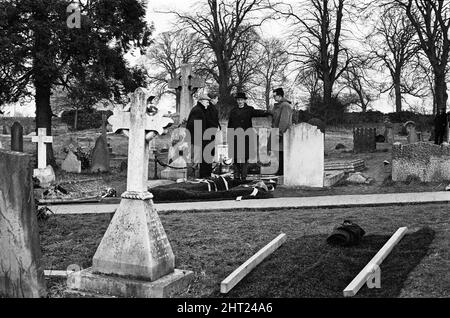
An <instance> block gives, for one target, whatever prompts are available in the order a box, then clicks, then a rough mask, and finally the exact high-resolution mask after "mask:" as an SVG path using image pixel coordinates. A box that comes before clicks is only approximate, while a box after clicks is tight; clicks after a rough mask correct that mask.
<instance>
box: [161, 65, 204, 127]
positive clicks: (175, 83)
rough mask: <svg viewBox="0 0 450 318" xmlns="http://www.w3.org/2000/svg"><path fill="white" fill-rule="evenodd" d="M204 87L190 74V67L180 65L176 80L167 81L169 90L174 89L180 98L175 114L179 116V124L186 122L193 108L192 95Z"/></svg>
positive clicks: (199, 80)
mask: <svg viewBox="0 0 450 318" xmlns="http://www.w3.org/2000/svg"><path fill="white" fill-rule="evenodd" d="M202 87H205V81H204V80H203V79H200V78H197V77H195V76H194V74H193V73H192V65H190V64H182V65H181V74H180V75H179V77H178V78H174V79H171V80H170V81H169V88H172V89H175V90H176V91H177V94H179V96H180V102H179V103H180V105H179V107H178V105H177V109H176V111H177V113H178V114H180V119H179V122H180V123H182V122H183V121H184V120H187V118H188V117H189V113H190V111H191V109H192V107H193V106H194V100H193V96H192V95H193V94H194V93H195V92H196V91H197V89H199V88H202Z"/></svg>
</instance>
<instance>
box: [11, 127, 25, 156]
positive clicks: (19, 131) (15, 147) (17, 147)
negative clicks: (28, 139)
mask: <svg viewBox="0 0 450 318" xmlns="http://www.w3.org/2000/svg"><path fill="white" fill-rule="evenodd" d="M11 151H18V152H23V127H22V125H21V124H20V123H18V122H15V123H14V124H13V125H12V127H11Z"/></svg>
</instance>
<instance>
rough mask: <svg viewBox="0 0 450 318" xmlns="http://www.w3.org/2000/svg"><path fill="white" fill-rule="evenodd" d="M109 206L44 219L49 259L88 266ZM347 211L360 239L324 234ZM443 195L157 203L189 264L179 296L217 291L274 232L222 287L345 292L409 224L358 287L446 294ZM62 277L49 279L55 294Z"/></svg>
mask: <svg viewBox="0 0 450 318" xmlns="http://www.w3.org/2000/svg"><path fill="white" fill-rule="evenodd" d="M109 219H110V216H109V215H76V216H75V215H70V216H69V215H67V216H53V217H52V218H51V219H50V220H48V221H47V222H44V223H40V234H41V246H42V251H43V261H44V264H45V268H46V269H59V270H64V269H66V268H67V266H69V265H70V264H78V265H81V266H82V267H83V268H86V267H89V266H91V260H92V257H93V255H94V253H95V250H96V247H97V246H98V244H99V243H100V240H101V238H102V236H103V233H104V231H105V230H106V228H107V226H108V223H109ZM345 219H350V220H352V221H354V222H356V223H357V224H359V225H360V226H361V227H362V228H363V229H364V230H365V231H366V236H365V237H364V239H363V241H362V243H361V245H359V246H358V247H355V248H334V247H330V246H328V245H327V244H326V243H325V239H326V237H327V236H328V235H329V234H330V233H331V232H332V230H333V227H334V226H336V225H338V224H340V223H341V222H342V221H343V220H345ZM449 219H450V218H449V215H448V205H422V206H401V207H382V208H373V207H372V208H353V209H316V210H276V211H272V212H257V211H253V212H252V211H250V212H226V213H225V212H223V213H220V212H204V213H189V212H188V211H186V212H184V213H168V214H167V213H162V214H161V220H162V223H163V225H164V228H165V230H166V232H167V235H168V237H169V240H170V242H171V244H172V248H173V250H174V253H175V255H176V267H177V268H180V269H189V270H192V271H194V274H195V280H194V282H193V284H192V285H191V286H190V288H189V290H188V291H187V293H185V294H183V295H181V296H182V297H195V298H198V297H223V296H221V295H220V294H219V286H220V282H221V281H222V280H223V279H224V278H225V277H226V276H228V275H229V274H230V273H231V272H232V271H233V270H234V269H236V268H237V267H238V266H239V265H241V264H242V263H243V262H244V261H245V260H247V259H248V258H249V257H251V256H252V255H253V254H254V253H256V252H257V251H258V250H259V249H261V248H262V247H263V246H265V245H266V244H267V243H268V242H270V241H271V240H272V239H273V238H275V237H276V236H277V235H278V234H280V233H281V232H282V233H286V234H287V238H288V240H287V242H286V243H285V244H284V245H283V246H282V247H281V248H280V249H279V250H277V251H276V252H275V253H274V254H273V255H272V256H271V257H270V258H269V259H267V260H266V261H265V262H263V263H262V264H261V265H260V266H259V267H258V268H257V269H256V270H255V271H254V272H252V273H251V274H250V275H249V276H248V277H247V278H246V279H244V280H243V281H242V282H241V283H240V284H239V285H237V286H236V287H235V289H234V290H232V291H231V293H230V294H229V295H228V296H231V297H295V298H297V297H342V290H343V289H344V288H345V287H346V285H347V284H348V283H350V281H351V280H352V279H353V277H354V276H356V275H357V274H358V272H359V271H360V270H361V269H362V268H363V267H364V266H365V264H366V263H367V261H369V260H370V259H371V258H372V257H373V256H374V255H375V253H376V252H377V250H378V249H379V248H380V247H381V246H382V245H383V244H384V243H385V242H386V241H387V240H388V239H389V237H390V236H391V235H392V234H393V233H394V232H395V231H396V230H397V229H398V228H399V227H402V226H407V227H408V228H410V229H411V230H412V232H411V233H409V234H408V235H407V236H405V238H404V239H403V240H402V241H401V243H400V244H399V245H398V247H397V248H395V249H394V251H393V252H392V253H391V255H390V256H389V257H388V258H387V259H386V260H385V263H383V265H382V266H381V270H382V289H381V290H368V289H367V287H363V288H362V289H361V291H360V294H358V295H359V296H360V297H449V296H450V276H449V275H448V269H449V268H450V248H449V244H448V242H450V226H449ZM63 287H64V282H63V281H61V280H54V279H53V280H51V281H49V289H50V291H51V296H52V297H58V296H60V292H61V290H62V289H63Z"/></svg>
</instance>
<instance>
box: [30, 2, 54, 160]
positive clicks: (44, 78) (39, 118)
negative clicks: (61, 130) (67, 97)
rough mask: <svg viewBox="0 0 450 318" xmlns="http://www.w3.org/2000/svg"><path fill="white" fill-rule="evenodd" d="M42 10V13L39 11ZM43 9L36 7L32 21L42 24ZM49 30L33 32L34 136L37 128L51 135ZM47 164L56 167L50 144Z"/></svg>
mask: <svg viewBox="0 0 450 318" xmlns="http://www.w3.org/2000/svg"><path fill="white" fill-rule="evenodd" d="M41 10H42V11H41ZM43 10H45V8H42V7H41V6H38V8H37V10H36V11H35V12H34V19H35V20H36V21H39V22H41V23H43V24H45V23H46V21H47V19H48V16H47V13H46V12H43ZM49 32H50V30H48V29H46V28H44V27H42V26H40V25H38V26H37V27H36V29H35V30H34V33H35V39H34V40H35V45H34V54H33V55H34V56H33V73H34V74H33V75H34V87H35V90H36V96H35V101H36V134H37V133H38V129H39V128H47V136H51V135H52V109H51V107H50V95H51V87H52V80H51V76H50V73H51V71H52V65H51V63H52V58H53V57H52V55H51V53H50V33H49ZM47 164H51V165H52V166H54V167H56V161H55V158H54V156H53V148H52V144H50V143H49V144H47Z"/></svg>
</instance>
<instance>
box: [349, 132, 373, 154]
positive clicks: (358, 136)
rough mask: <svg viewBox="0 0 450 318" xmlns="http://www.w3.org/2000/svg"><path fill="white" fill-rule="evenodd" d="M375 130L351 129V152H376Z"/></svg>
mask: <svg viewBox="0 0 450 318" xmlns="http://www.w3.org/2000/svg"><path fill="white" fill-rule="evenodd" d="M376 137H377V130H376V128H362V127H359V128H354V129H353V152H356V153H361V152H374V151H376V150H377V142H376Z"/></svg>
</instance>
